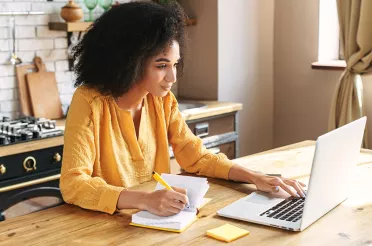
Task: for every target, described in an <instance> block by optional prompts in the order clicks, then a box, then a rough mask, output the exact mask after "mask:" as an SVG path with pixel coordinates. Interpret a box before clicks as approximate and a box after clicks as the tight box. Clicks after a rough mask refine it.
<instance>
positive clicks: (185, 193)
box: [172, 186, 187, 195]
mask: <svg viewBox="0 0 372 246" xmlns="http://www.w3.org/2000/svg"><path fill="white" fill-rule="evenodd" d="M172 189H173V190H174V191H177V192H179V193H182V194H184V195H187V190H186V189H184V188H178V187H174V186H172Z"/></svg>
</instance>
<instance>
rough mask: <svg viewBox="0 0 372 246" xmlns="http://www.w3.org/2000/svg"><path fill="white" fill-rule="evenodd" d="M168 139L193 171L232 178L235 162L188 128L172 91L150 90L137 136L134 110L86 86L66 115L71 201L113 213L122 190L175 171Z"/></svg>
mask: <svg viewBox="0 0 372 246" xmlns="http://www.w3.org/2000/svg"><path fill="white" fill-rule="evenodd" d="M169 144H171V145H172V148H173V152H174V155H175V157H176V160H177V162H178V163H179V164H180V166H181V167H182V168H183V169H184V170H185V171H186V172H190V173H197V174H198V175H203V176H209V177H218V178H223V179H228V173H229V170H230V168H231V166H232V165H233V163H232V161H230V160H228V159H227V157H226V156H225V155H224V154H218V155H215V154H212V153H210V152H209V151H208V150H207V149H206V148H205V147H204V146H203V144H202V141H201V139H200V138H198V137H196V136H195V135H194V134H193V133H192V132H191V131H190V130H189V128H188V126H187V124H186V123H185V121H184V120H183V118H182V116H181V113H180V112H179V110H178V105H177V100H176V98H175V97H174V95H173V94H172V93H169V94H168V95H167V96H165V97H155V96H152V95H151V94H148V95H147V96H146V98H145V100H144V104H143V108H142V115H141V122H140V129H139V135H138V139H137V136H136V132H135V128H134V124H133V119H132V116H131V114H130V112H129V111H127V110H123V109H120V108H119V107H118V105H117V104H116V102H115V100H114V99H113V98H112V97H110V96H103V95H101V94H100V93H99V92H98V91H96V90H94V89H91V88H88V87H87V86H81V87H79V88H78V89H77V90H76V91H75V94H74V96H73V99H72V102H71V105H70V109H69V112H68V116H67V120H66V128H65V134H64V149H63V161H62V170H61V179H60V188H61V192H62V195H63V199H64V200H65V202H67V203H71V204H75V205H78V206H80V207H83V208H87V209H91V210H98V211H102V212H106V213H110V214H112V213H114V212H115V210H116V204H117V200H118V198H119V195H120V192H121V191H122V190H123V189H125V188H128V187H131V186H135V185H138V184H140V183H143V182H146V181H149V180H151V178H152V172H153V171H154V170H155V171H156V172H158V173H169V172H170V157H169V148H168V146H169Z"/></svg>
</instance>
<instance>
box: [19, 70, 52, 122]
mask: <svg viewBox="0 0 372 246" xmlns="http://www.w3.org/2000/svg"><path fill="white" fill-rule="evenodd" d="M41 70H42V71H45V65H44V64H42V69H41ZM36 71H37V67H36V66H35V64H28V65H17V66H16V76H17V82H18V95H19V102H20V104H21V114H22V115H24V116H32V115H33V111H32V106H31V100H30V94H29V92H28V85H27V78H26V74H27V73H31V72H36Z"/></svg>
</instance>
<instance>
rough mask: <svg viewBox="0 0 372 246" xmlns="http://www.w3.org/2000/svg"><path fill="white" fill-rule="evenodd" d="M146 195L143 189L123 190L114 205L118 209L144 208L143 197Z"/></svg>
mask: <svg viewBox="0 0 372 246" xmlns="http://www.w3.org/2000/svg"><path fill="white" fill-rule="evenodd" d="M147 195H148V192H145V191H130V190H123V191H122V192H121V193H120V195H119V199H118V202H117V204H116V207H117V208H118V209H124V208H136V209H140V210H144V206H145V204H144V203H145V202H144V200H145V197H146V196H147Z"/></svg>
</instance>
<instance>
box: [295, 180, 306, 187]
mask: <svg viewBox="0 0 372 246" xmlns="http://www.w3.org/2000/svg"><path fill="white" fill-rule="evenodd" d="M297 182H298V183H299V184H300V185H301V186H302V187H306V184H304V183H302V182H300V181H297Z"/></svg>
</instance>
